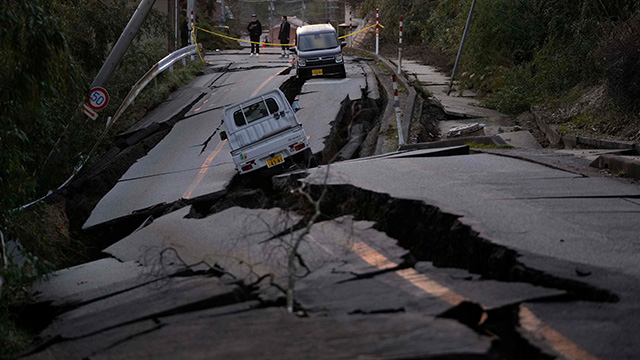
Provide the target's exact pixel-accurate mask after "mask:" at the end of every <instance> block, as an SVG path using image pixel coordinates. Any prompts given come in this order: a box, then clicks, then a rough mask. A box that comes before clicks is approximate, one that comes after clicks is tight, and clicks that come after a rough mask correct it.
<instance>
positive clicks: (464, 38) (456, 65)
mask: <svg viewBox="0 0 640 360" xmlns="http://www.w3.org/2000/svg"><path fill="white" fill-rule="evenodd" d="M475 6H476V0H473V2H472V3H471V10H469V17H468V18H467V24H466V25H465V26H464V34H462V41H460V49H458V56H456V63H455V65H453V72H451V81H450V82H449V90H447V96H449V94H451V88H452V87H453V80H454V79H455V77H456V70H458V63H459V62H460V57H461V56H462V49H463V48H464V41H465V40H466V39H467V32H468V31H469V24H471V16H473V8H474V7H475Z"/></svg>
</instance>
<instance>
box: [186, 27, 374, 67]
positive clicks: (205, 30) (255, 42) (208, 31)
mask: <svg viewBox="0 0 640 360" xmlns="http://www.w3.org/2000/svg"><path fill="white" fill-rule="evenodd" d="M379 26H380V27H381V28H383V29H384V26H382V24H379ZM374 27H376V25H371V26H368V27H366V28H364V29H362V30H359V31H356V32H352V33H351V34H347V35H343V36H340V37H339V38H338V39H344V38H347V37H349V36H353V35H356V34H359V33H361V32H363V31H366V30H369V29H371V28H374ZM195 28H196V29H198V30H202V31H204V32H206V33H209V34H212V35H216V36H220V37H223V38H225V39H229V40H235V41H242V42H245V43H249V44H258V45H270V46H296V44H274V43H265V42H257V41H249V40H242V39H237V38H234V37H231V36H227V35H223V34H218V33H217V32H213V31H210V30H207V29H203V28H201V27H197V26H196V27H195ZM194 33H195V31H194ZM193 38H194V41H195V34H194V37H193ZM199 51H200V50H198V52H199ZM203 61H204V60H203Z"/></svg>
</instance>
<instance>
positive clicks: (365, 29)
mask: <svg viewBox="0 0 640 360" xmlns="http://www.w3.org/2000/svg"><path fill="white" fill-rule="evenodd" d="M378 25H380V27H381V28H383V29H384V26H382V24H378ZM374 27H376V26H375V25H371V26H367V27H366V28H364V29H362V30H358V31H356V32H352V33H351V34H347V35H343V36H340V37H339V38H338V39H344V38H347V37H349V36H353V35H355V34H359V33H361V32H363V31H367V30H369V29H371V28H374Z"/></svg>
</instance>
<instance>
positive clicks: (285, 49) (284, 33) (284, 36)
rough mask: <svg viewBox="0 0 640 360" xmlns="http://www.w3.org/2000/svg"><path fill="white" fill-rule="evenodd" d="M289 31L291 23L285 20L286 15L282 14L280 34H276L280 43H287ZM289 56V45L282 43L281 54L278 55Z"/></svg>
mask: <svg viewBox="0 0 640 360" xmlns="http://www.w3.org/2000/svg"><path fill="white" fill-rule="evenodd" d="M290 32H291V25H289V22H288V21H287V17H286V16H284V15H282V23H280V34H279V35H278V39H280V44H289V36H290V35H289V33H290ZM285 56H286V57H289V46H288V45H282V55H280V57H285Z"/></svg>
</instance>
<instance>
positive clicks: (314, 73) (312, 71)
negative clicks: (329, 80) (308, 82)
mask: <svg viewBox="0 0 640 360" xmlns="http://www.w3.org/2000/svg"><path fill="white" fill-rule="evenodd" d="M316 75H322V69H315V70H311V76H316Z"/></svg>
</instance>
